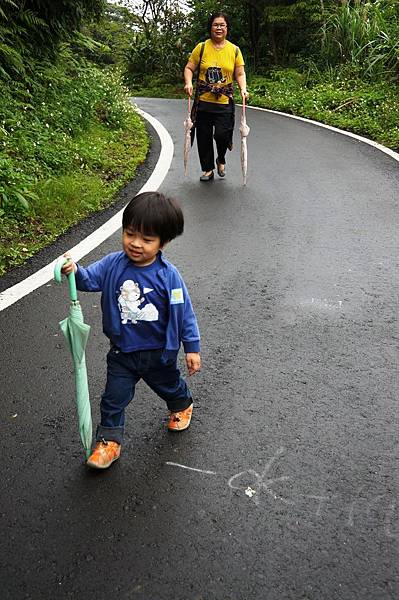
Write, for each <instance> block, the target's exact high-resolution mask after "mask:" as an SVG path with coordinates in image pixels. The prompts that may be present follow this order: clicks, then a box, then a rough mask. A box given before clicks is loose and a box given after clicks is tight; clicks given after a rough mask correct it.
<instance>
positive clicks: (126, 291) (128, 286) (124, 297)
mask: <svg viewBox="0 0 399 600" xmlns="http://www.w3.org/2000/svg"><path fill="white" fill-rule="evenodd" d="M151 291H152V290H151V289H149V288H144V290H143V293H148V292H151ZM120 292H121V293H120V295H119V297H118V306H119V311H120V313H121V321H122V324H123V325H126V324H127V323H128V322H129V321H130V322H131V323H132V325H136V324H137V321H157V320H158V310H157V308H156V307H155V306H154V304H146V305H145V306H144V307H143V308H140V304H142V303H143V302H145V298H144V297H141V298H140V296H141V292H140V286H139V284H138V283H136V282H135V281H132V280H131V279H127V280H126V281H124V282H123V284H122V285H121V287H120Z"/></svg>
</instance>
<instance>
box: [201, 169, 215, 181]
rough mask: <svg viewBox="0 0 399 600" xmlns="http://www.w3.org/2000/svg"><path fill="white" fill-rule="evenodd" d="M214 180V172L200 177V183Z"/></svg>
mask: <svg viewBox="0 0 399 600" xmlns="http://www.w3.org/2000/svg"><path fill="white" fill-rule="evenodd" d="M213 178H214V173H213V171H211V172H210V174H209V175H205V174H204V175H201V177H200V181H212V179H213Z"/></svg>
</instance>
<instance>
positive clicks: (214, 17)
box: [208, 10, 230, 35]
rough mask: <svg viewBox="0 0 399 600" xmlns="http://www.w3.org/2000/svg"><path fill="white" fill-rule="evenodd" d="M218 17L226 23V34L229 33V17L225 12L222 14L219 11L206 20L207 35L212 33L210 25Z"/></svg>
mask: <svg viewBox="0 0 399 600" xmlns="http://www.w3.org/2000/svg"><path fill="white" fill-rule="evenodd" d="M218 17H221V18H222V19H224V20H225V21H226V25H227V32H228V33H230V20H229V17H228V16H227V15H226V13H225V12H223V11H222V10H219V11H218V12H214V13H213V14H212V15H211V16H210V17H209V19H208V33H209V35H210V34H211V31H212V23H213V22H214V20H215V19H217V18H218Z"/></svg>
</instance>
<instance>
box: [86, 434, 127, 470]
mask: <svg viewBox="0 0 399 600" xmlns="http://www.w3.org/2000/svg"><path fill="white" fill-rule="evenodd" d="M120 454H121V445H120V444H118V443H117V442H107V441H106V440H104V438H103V439H102V440H101V442H97V444H96V447H95V448H94V450H93V452H92V454H91V456H89V458H88V459H87V463H86V464H87V465H88V466H89V467H92V469H108V467H109V466H111V465H112V463H113V462H114V461H115V460H117V459H118V458H119V456H120Z"/></svg>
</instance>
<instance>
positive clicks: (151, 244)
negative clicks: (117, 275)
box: [122, 227, 163, 267]
mask: <svg viewBox="0 0 399 600" xmlns="http://www.w3.org/2000/svg"><path fill="white" fill-rule="evenodd" d="M122 246H123V250H124V252H125V254H126V256H128V257H129V258H130V260H131V261H132V262H134V264H135V265H137V266H138V267H145V266H147V265H150V264H151V263H153V262H154V260H155V258H156V256H157V253H158V250H161V248H162V247H163V246H162V245H161V238H160V237H159V236H158V235H145V234H143V233H141V232H140V231H134V230H133V229H132V228H131V227H127V228H126V229H124V230H123V233H122Z"/></svg>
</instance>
